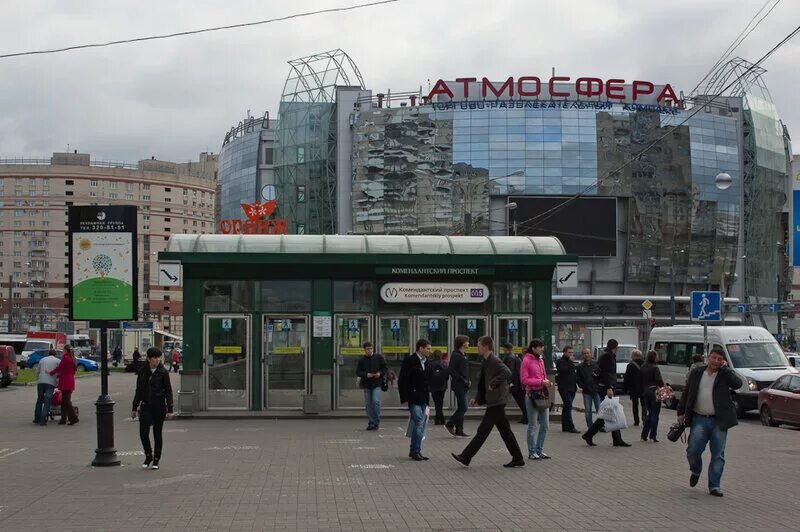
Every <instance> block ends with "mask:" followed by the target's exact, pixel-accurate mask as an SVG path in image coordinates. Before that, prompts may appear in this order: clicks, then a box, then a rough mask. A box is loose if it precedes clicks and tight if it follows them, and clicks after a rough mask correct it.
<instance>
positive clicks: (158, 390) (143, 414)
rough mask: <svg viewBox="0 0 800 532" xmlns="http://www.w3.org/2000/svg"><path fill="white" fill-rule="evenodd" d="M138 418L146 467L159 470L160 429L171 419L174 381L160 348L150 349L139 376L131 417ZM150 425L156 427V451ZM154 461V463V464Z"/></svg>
mask: <svg viewBox="0 0 800 532" xmlns="http://www.w3.org/2000/svg"><path fill="white" fill-rule="evenodd" d="M137 415H138V417H139V437H140V438H141V440H142V447H143V448H144V464H142V468H143V469H147V468H148V467H149V468H150V469H158V467H159V466H158V462H159V461H160V460H161V447H162V444H163V441H162V438H161V431H162V429H163V428H164V419H172V384H171V383H170V380H169V372H168V371H167V369H166V368H165V367H164V365H163V364H162V363H161V350H160V349H158V348H155V347H151V348H150V349H148V350H147V365H146V366H145V367H143V368H142V369H141V370H140V371H139V374H138V376H137V377H136V394H135V395H134V396H133V411H132V412H131V418H133V419H136V417H137ZM150 427H153V441H154V443H155V447H156V448H155V454H153V449H152V448H151V447H150ZM151 464H152V465H151Z"/></svg>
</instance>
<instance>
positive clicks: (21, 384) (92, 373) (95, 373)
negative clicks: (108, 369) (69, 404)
mask: <svg viewBox="0 0 800 532" xmlns="http://www.w3.org/2000/svg"><path fill="white" fill-rule="evenodd" d="M99 376H100V372H99V371H87V372H83V375H81V376H80V377H79V376H78V374H77V373H76V374H75V378H76V379H87V378H89V377H99ZM37 384H39V383H38V382H36V381H33V382H17V381H14V382H12V383H11V384H9V385H8V386H9V387H11V386H19V387H25V386H36V385H37Z"/></svg>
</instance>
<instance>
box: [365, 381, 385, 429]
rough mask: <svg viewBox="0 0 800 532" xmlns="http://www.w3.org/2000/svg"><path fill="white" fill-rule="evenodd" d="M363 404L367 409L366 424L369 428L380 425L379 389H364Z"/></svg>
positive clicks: (377, 387) (378, 387)
mask: <svg viewBox="0 0 800 532" xmlns="http://www.w3.org/2000/svg"><path fill="white" fill-rule="evenodd" d="M364 404H365V405H366V407H367V420H368V421H367V423H368V424H369V426H370V427H377V426H378V425H380V424H381V387H380V386H376V387H375V388H364Z"/></svg>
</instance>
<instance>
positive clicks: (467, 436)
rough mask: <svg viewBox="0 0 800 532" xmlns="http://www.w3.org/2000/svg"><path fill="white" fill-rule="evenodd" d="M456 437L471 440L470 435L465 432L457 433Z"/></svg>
mask: <svg viewBox="0 0 800 532" xmlns="http://www.w3.org/2000/svg"><path fill="white" fill-rule="evenodd" d="M456 436H461V437H462V438H469V434H467V433H466V432H464V431H463V430H459V431H458V432H456Z"/></svg>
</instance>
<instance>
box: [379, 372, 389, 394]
mask: <svg viewBox="0 0 800 532" xmlns="http://www.w3.org/2000/svg"><path fill="white" fill-rule="evenodd" d="M381 391H382V392H388V391H389V379H388V378H387V377H386V375H384V376H383V378H382V379H381Z"/></svg>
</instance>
